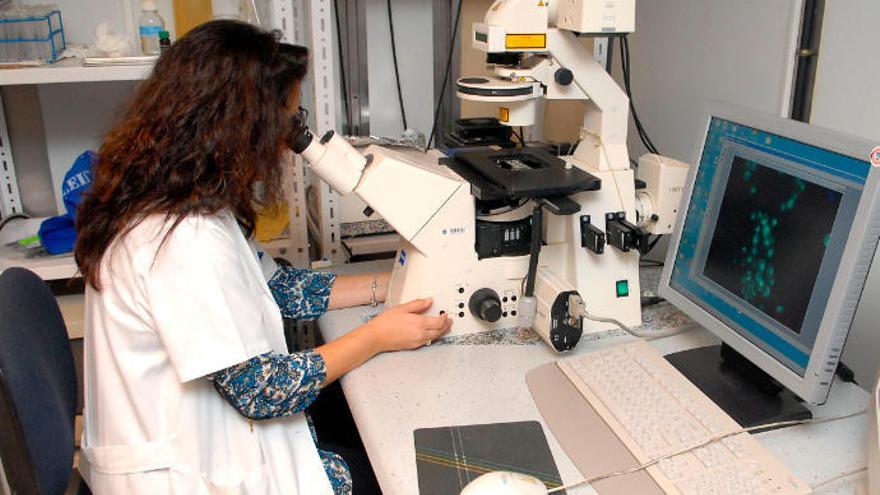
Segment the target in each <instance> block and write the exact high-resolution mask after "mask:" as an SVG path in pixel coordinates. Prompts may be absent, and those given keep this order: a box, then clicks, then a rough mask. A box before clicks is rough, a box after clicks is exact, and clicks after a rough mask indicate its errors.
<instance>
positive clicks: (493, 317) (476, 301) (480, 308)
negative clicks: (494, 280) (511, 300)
mask: <svg viewBox="0 0 880 495" xmlns="http://www.w3.org/2000/svg"><path fill="white" fill-rule="evenodd" d="M468 309H470V310H471V313H472V314H473V315H474V316H476V317H477V318H479V319H481V320H483V321H488V322H493V323H494V322H496V321H498V320H500V319H501V298H499V297H498V293H497V292H495V291H494V290H492V289H480V290H478V291H476V292H474V293H473V295H472V296H471V299H470V301H468Z"/></svg>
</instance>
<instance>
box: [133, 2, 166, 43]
mask: <svg viewBox="0 0 880 495" xmlns="http://www.w3.org/2000/svg"><path fill="white" fill-rule="evenodd" d="M158 10H159V6H158V5H157V4H156V0H141V23H140V29H139V30H140V35H141V51H143V53H144V55H158V54H159V52H160V51H161V49H160V46H159V33H161V32H162V31H164V30H165V21H164V20H162V18H161V17H159V13H158Z"/></svg>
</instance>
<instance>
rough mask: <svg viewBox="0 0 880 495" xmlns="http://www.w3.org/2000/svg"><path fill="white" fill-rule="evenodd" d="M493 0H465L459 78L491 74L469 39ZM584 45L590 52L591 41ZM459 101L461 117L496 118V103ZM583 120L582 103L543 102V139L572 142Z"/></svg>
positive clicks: (484, 56)
mask: <svg viewBox="0 0 880 495" xmlns="http://www.w3.org/2000/svg"><path fill="white" fill-rule="evenodd" d="M490 5H492V0H464V3H463V4H462V10H461V21H460V22H461V25H460V26H459V43H460V46H461V75H462V77H465V76H477V75H491V72H490V71H488V70H487V69H486V54H485V53H484V52H481V51H479V50H475V49H474V48H472V47H471V36H472V35H473V33H472V28H471V26H472V25H473V23H474V22H479V21H481V20H482V19H483V16H484V15H485V14H486V11H487V10H489V6H490ZM583 43H584V44H585V45H587V47H588V48H589V49H590V51H591V53H592V43H593V42H592V40H591V39H588V38H585V39H584V40H583ZM460 101H461V118H469V117H490V116H491V117H497V116H498V107H499V105H497V104H490V103H480V102H474V101H466V100H460ZM583 117H584V105H583V103H582V102H573V101H559V100H557V101H551V102H546V104H545V111H544V139H545V140H547V141H574V140H575V139H577V135H578V131H579V130H580V127H581V124H582V122H583Z"/></svg>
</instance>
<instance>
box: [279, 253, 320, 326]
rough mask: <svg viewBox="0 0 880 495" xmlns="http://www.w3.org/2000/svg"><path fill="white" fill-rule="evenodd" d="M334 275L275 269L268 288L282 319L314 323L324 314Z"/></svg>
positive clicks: (284, 268) (289, 268)
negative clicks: (313, 321) (279, 309)
mask: <svg viewBox="0 0 880 495" xmlns="http://www.w3.org/2000/svg"><path fill="white" fill-rule="evenodd" d="M334 282H336V274H334V273H323V272H313V271H311V270H300V269H297V268H293V267H290V266H279V267H278V270H277V271H276V272H275V274H274V275H272V278H271V279H270V280H269V289H270V290H271V291H272V295H273V296H274V297H275V302H276V303H278V307H279V308H281V314H282V315H283V316H284V317H286V318H296V319H298V320H315V319H318V318H320V317H321V315H323V314H324V313H326V312H327V307H328V306H329V305H330V290H331V289H332V288H333V283H334Z"/></svg>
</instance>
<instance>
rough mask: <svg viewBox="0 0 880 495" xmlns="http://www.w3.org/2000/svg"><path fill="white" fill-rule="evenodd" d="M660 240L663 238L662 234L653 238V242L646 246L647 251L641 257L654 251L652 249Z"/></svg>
mask: <svg viewBox="0 0 880 495" xmlns="http://www.w3.org/2000/svg"><path fill="white" fill-rule="evenodd" d="M662 238H663V235H662V234H661V235H658V236H657V237H655V238H654V240H653V241H651V243H650V244H648V249H647V250H646V251H645V253H644V254H643V255H642V256H644V255H646V254H648V253H650V252H651V251H653V250H654V247H656V246H657V243H658V242H660V239H662Z"/></svg>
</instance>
